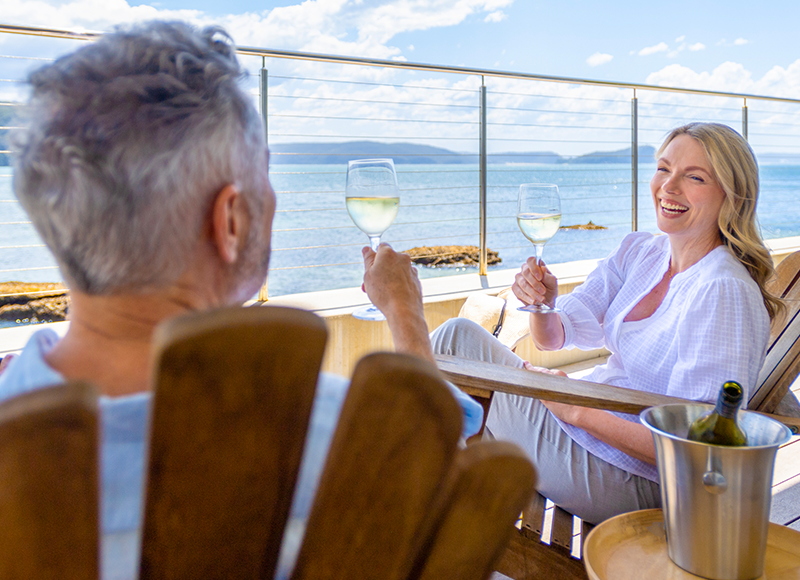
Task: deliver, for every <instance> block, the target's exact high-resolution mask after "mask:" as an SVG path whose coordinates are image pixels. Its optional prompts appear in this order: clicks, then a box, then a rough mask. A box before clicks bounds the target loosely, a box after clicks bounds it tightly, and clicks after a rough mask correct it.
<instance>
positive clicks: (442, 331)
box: [431, 318, 492, 356]
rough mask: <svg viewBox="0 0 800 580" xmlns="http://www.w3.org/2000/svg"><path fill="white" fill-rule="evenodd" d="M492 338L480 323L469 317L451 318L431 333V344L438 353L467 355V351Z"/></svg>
mask: <svg viewBox="0 0 800 580" xmlns="http://www.w3.org/2000/svg"><path fill="white" fill-rule="evenodd" d="M487 337H488V338H492V335H491V334H489V333H488V332H487V331H486V329H484V328H483V327H482V326H481V325H480V324H477V323H476V322H473V321H472V320H469V319H467V318H451V319H450V320H447V321H445V322H444V323H443V324H442V325H441V326H439V328H437V329H436V330H434V331H433V332H432V333H431V344H432V346H433V352H434V353H436V354H447V355H451V356H466V353H465V351H466V350H468V349H469V348H471V347H474V346H475V345H476V344H478V343H480V342H482V341H484V340H486V338H487Z"/></svg>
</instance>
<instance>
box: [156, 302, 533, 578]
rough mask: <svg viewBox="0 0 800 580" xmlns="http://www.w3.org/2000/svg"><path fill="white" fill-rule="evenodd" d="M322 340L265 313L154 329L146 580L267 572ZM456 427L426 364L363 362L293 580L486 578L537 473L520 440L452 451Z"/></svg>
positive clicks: (445, 395)
mask: <svg viewBox="0 0 800 580" xmlns="http://www.w3.org/2000/svg"><path fill="white" fill-rule="evenodd" d="M324 343H325V327H324V323H323V322H322V320H321V319H319V318H318V317H316V316H315V315H313V314H310V313H307V312H303V311H299V310H294V309H288V308H276V307H263V308H248V309H227V310H222V311H218V312H214V313H209V314H201V315H196V316H193V317H191V318H186V319H182V320H177V321H174V322H172V323H170V324H168V325H167V326H165V327H164V328H163V329H162V330H161V331H160V332H159V334H158V336H157V337H156V346H155V352H156V356H155V364H156V369H157V370H156V384H155V392H154V400H153V416H152V434H151V440H152V443H151V452H150V467H149V481H148V485H147V497H146V505H145V522H144V533H143V545H142V556H141V567H140V570H141V573H140V576H141V578H143V579H147V578H159V579H161V578H189V577H202V578H237V579H238V578H253V579H255V578H259V579H261V578H267V579H268V578H272V577H273V574H274V570H275V565H276V561H277V559H278V554H279V550H280V547H281V540H282V536H283V534H284V529H285V527H286V522H287V516H288V513H289V508H290V505H291V501H292V495H293V491H294V488H295V485H296V480H297V472H298V466H299V464H300V458H301V454H302V450H303V443H304V440H305V434H306V429H307V424H308V419H309V414H310V410H311V405H312V402H313V399H314V391H315V385H316V381H317V375H318V372H319V367H320V363H321V360H322V353H323V349H324ZM460 433H461V410H460V407H459V406H458V404H457V403H456V401H455V399H454V398H453V397H452V395H451V394H450V393H449V391H448V387H447V386H446V384H445V383H444V382H443V380H442V378H441V375H440V374H439V372H438V370H437V369H436V367H435V365H433V364H430V363H425V362H424V361H421V360H419V359H417V358H414V357H410V356H403V355H397V354H386V353H384V354H376V355H372V356H369V357H366V358H365V359H364V360H362V362H361V363H360V364H359V365H358V368H357V369H356V371H355V373H354V376H353V379H352V382H351V385H350V388H349V391H348V394H347V398H346V400H345V402H344V406H343V408H342V411H341V416H340V419H339V423H338V426H337V429H336V432H335V434H334V438H333V440H332V442H331V447H330V452H329V457H328V460H327V463H326V466H325V469H324V471H323V473H322V476H321V481H320V484H319V489H318V493H317V497H316V499H315V502H314V504H313V506H312V510H311V513H310V516H309V519H308V522H307V526H306V533H305V537H304V539H303V541H302V544H301V547H300V550H299V555H298V557H297V562H296V566H295V568H294V572H293V578H296V579H303V578H314V579H319V578H360V579H362V578H363V579H369V578H381V579H397V580H406V579H411V578H432V577H433V576H432V574H436V575H437V577H443V578H454V579H455V578H459V579H462V578H466V579H468V580H469V579H470V578H475V579H476V580H478V579H480V578H486V577H487V576H488V575H489V573H490V571H491V569H492V567H493V563H494V561H495V560H496V559H497V557H498V556H499V555H500V554H501V553H502V550H503V548H504V546H505V544H506V542H507V539H508V535H509V534H510V533H511V531H512V530H513V526H512V524H513V522H514V521H515V520H516V519H517V517H518V515H519V513H520V511H521V509H522V507H523V506H524V505H525V504H526V503H527V501H528V500H529V498H530V497H531V495H532V493H533V489H534V479H535V476H534V471H533V467H532V465H531V464H530V461H529V460H528V459H527V458H526V457H525V455H524V453H523V452H522V451H521V450H519V449H518V448H516V447H515V446H512V445H509V444H499V443H497V444H491V445H488V446H487V445H482V446H478V447H476V448H475V449H474V450H473V449H468V450H461V449H459V448H458V439H459V435H460ZM476 493H477V494H480V496H481V500H480V501H476V499H475V495H474V494H476ZM466 569H468V570H469V574H466V573H465V572H464V570H466ZM441 570H449V573H448V574H445V575H444V576H439V572H440V571H441Z"/></svg>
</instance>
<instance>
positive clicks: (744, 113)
mask: <svg viewBox="0 0 800 580" xmlns="http://www.w3.org/2000/svg"><path fill="white" fill-rule="evenodd" d="M742 137H744V139H745V141H747V140H748V137H747V99H744V105H742Z"/></svg>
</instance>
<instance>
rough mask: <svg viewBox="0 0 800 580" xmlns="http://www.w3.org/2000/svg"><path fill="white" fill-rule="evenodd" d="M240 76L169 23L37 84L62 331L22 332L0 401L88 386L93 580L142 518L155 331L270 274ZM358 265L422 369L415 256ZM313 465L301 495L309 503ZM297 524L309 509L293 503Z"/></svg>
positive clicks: (256, 159) (312, 451)
mask: <svg viewBox="0 0 800 580" xmlns="http://www.w3.org/2000/svg"><path fill="white" fill-rule="evenodd" d="M241 76H242V71H241V69H240V68H239V65H238V63H237V61H236V56H235V52H234V47H233V45H232V42H231V39H230V38H229V37H228V36H227V35H226V34H225V33H224V32H223V31H222V30H220V29H218V28H210V29H206V30H203V31H200V32H198V31H196V30H194V29H193V28H191V27H189V26H187V25H185V24H181V23H164V22H155V23H150V24H146V25H141V26H135V27H132V28H130V29H126V30H120V31H117V32H115V33H113V34H109V35H107V36H104V37H103V38H101V39H100V40H98V41H97V42H95V43H93V44H91V45H89V46H86V47H84V48H81V49H80V50H78V51H76V52H75V53H72V54H70V55H67V56H65V57H62V58H60V59H58V60H57V61H56V62H55V63H53V64H51V65H47V66H46V67H44V68H42V69H40V70H38V71H36V72H34V73H33V74H32V75H31V79H30V82H31V85H32V96H31V102H30V107H29V117H30V122H29V125H28V128H27V129H26V131H25V132H24V133H23V134H22V135H21V136H20V137H19V138H18V140H17V149H18V152H17V155H16V161H15V171H14V189H15V192H16V194H17V196H18V198H19V200H20V203H21V204H22V205H23V207H24V208H25V210H26V211H27V212H28V214H29V216H30V218H31V220H32V222H33V223H34V225H35V227H36V229H37V230H38V232H39V233H40V235H41V236H42V238H43V239H44V241H45V243H46V244H47V246H48V247H49V248H50V250H51V251H52V253H53V255H54V256H55V258H56V260H57V261H58V264H59V267H60V269H61V272H62V275H63V277H64V279H65V281H66V283H67V285H68V286H69V289H70V295H71V298H72V305H71V308H70V319H71V323H70V326H69V330H68V331H67V334H66V335H65V336H64V337H63V338H62V339H60V340H59V339H58V337H57V336H56V335H55V333H53V332H52V331H50V330H47V329H45V330H41V331H39V332H37V333H36V334H35V335H34V336H33V337H32V338H31V340H30V342H29V343H28V345H26V347H25V349H24V350H23V352H22V354H21V355H20V356H19V357H18V358H17V359H15V360H14V361H12V363H11V364H9V366H8V367H7V369H6V370H5V371H4V372H3V374H2V376H1V377H0V399H5V398H8V397H10V396H13V395H16V394H19V393H23V392H26V391H29V390H32V389H36V388H41V387H43V386H47V385H51V384H55V383H59V382H63V381H64V380H69V379H82V380H86V381H90V382H92V383H94V384H95V385H96V386H97V387H98V388H99V390H100V392H101V393H102V395H103V397H102V398H101V413H102V421H103V443H102V450H101V462H102V466H101V469H102V513H101V523H102V528H103V533H104V546H103V568H104V571H107V569H108V568H107V567H108V565H109V564H110V560H111V559H113V558H116V557H117V556H115V555H114V551H115V550H116V549H117V548H118V547H119V546H118V545H117V544H115V538H120V537H121V538H125V537H128V539H129V536H130V535H131V534H133V535H135V534H137V533H138V532H137V530H138V527H139V525H140V522H139V517H140V508H141V498H142V489H141V478H142V474H143V469H144V464H143V462H144V459H143V457H144V445H145V441H146V436H145V429H146V425H147V414H148V412H149V401H150V394H149V393H148V392H147V389H148V388H149V385H150V381H151V376H150V370H151V369H150V364H149V355H150V346H151V344H150V343H151V337H152V333H153V330H154V328H155V327H156V326H157V325H158V324H159V323H160V322H162V321H164V320H165V319H168V318H170V317H173V316H177V315H181V314H185V313H188V312H192V311H196V310H205V309H210V308H215V307H220V306H225V305H231V304H237V303H242V302H243V301H244V300H246V299H248V298H249V297H251V296H252V295H253V294H254V293H255V292H256V290H257V289H258V287H259V285H260V284H261V282H262V281H263V280H264V278H265V276H266V272H267V265H268V262H269V253H270V250H269V244H270V235H271V225H272V218H273V215H274V212H275V203H276V200H275V194H274V192H273V190H272V187H271V186H270V183H269V178H268V175H267V167H268V152H267V147H266V143H265V137H264V130H263V125H262V123H261V119H260V117H259V115H258V112H257V111H256V110H255V108H254V107H253V104H252V103H251V100H250V98H249V97H248V96H247V95H246V94H245V92H244V91H243V90H242V89H241V88H240V87H239V86H238V84H237V81H238V79H239V78H240V77H241ZM364 263H365V268H366V273H365V277H364V285H365V289H366V291H367V293H368V295H369V297H370V299H371V300H372V301H373V303H374V304H376V305H377V306H378V307H379V308H380V309H381V310H382V311H383V312H384V313H385V314H386V317H387V320H388V323H389V327H390V329H391V331H392V336H393V338H394V342H395V345H396V348H397V350H398V351H402V352H406V353H409V354H415V355H418V356H421V357H423V358H427V359H429V360H433V354H432V351H431V346H430V342H429V339H428V334H427V331H428V329H427V326H426V324H425V320H424V318H423V311H422V297H421V289H420V284H419V280H418V279H417V277H416V273H415V271H414V270H413V268H412V267H411V263H410V261H409V259H408V257H407V256H404V255H401V254H397V253H395V252H394V251H392V249H391V248H389V247H388V246H381V247H380V248H379V249H378V252H377V253H375V252H372V251H371V250H370V249H369V248H365V249H364ZM345 391H346V381H345V380H344V379H341V378H338V377H332V376H323V377H322V378H321V380H320V384H319V388H318V395H317V404H315V412H314V414H313V416H312V420H311V427H310V429H311V437H310V440H311V442H310V444H309V447H308V448H307V450H306V457H320V456H321V457H323V458H324V453H325V449H326V448H327V444H328V442H329V439H330V436H331V434H332V430H333V426H334V424H335V419H332V417H335V415H336V412H337V409H338V405H339V404H340V403H341V401H342V399H343V397H344V393H345ZM457 397H460V399H459V400H460V402H461V404H462V408H463V409H464V411H465V416H466V421H465V423H467V428H466V429H465V432H466V434H469V433H472V432H475V431H477V429H478V428H479V426H480V420H481V413H482V411H481V410H480V407H479V405H477V403H474V402H473V401H471V400H469V399H468V398H467V397H466V396H463V395H459V394H457ZM326 409H327V410H328V411H330V412H329V413H325V410H326ZM320 450H321V451H320ZM309 461H311V460H309ZM314 467H315V466H311V467H306V466H304V469H303V472H304V473H305V472H307V473H309V476H308V477H307V478H305V479H301V481H300V483H299V484H298V488H299V491H300V492H302V493H301V494H298V495H302V494H305V495H306V496H308V495H309V494H310V493H313V487H314V486H315V475H316V474H315V473H314V472H315V469H314ZM316 468H317V469H316V472H317V473H318V471H319V468H321V465H317V466H316ZM294 515H295V516H296V517H303V516H304V514H303V513H300V514H299V516H298V508H297V506H295V510H294ZM134 556H135V554H134ZM117 564H118V562H117ZM131 567H133V562H131ZM117 568H118V565H117Z"/></svg>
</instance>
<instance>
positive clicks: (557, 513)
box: [550, 506, 573, 550]
mask: <svg viewBox="0 0 800 580" xmlns="http://www.w3.org/2000/svg"><path fill="white" fill-rule="evenodd" d="M572 519H573V517H572V514H571V513H568V512H566V511H564V510H563V509H561V508H560V507H558V506H556V507H554V508H553V529H552V532H551V533H550V543H551V544H557V545H559V546H561V547H562V548H566V549H567V550H571V548H572Z"/></svg>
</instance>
